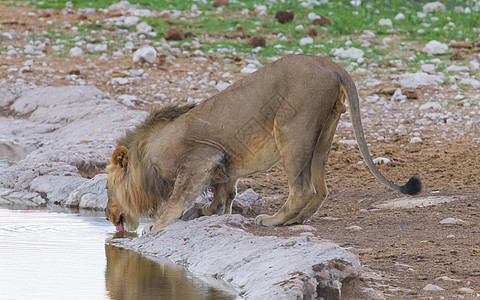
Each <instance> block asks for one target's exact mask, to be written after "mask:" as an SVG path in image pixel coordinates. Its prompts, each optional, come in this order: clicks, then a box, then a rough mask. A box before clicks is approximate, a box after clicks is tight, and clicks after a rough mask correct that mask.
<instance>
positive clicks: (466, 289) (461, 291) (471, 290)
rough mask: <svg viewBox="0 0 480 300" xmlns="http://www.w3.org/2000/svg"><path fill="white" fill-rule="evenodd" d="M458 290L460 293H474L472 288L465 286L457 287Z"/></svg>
mask: <svg viewBox="0 0 480 300" xmlns="http://www.w3.org/2000/svg"><path fill="white" fill-rule="evenodd" d="M458 292H459V293H461V294H468V295H475V291H474V290H473V289H471V288H466V287H463V288H459V289H458ZM477 297H478V296H477Z"/></svg>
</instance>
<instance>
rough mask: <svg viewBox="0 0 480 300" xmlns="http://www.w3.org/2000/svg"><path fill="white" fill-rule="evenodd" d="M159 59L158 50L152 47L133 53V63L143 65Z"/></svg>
mask: <svg viewBox="0 0 480 300" xmlns="http://www.w3.org/2000/svg"><path fill="white" fill-rule="evenodd" d="M156 57H157V50H155V48H153V47H152V46H143V47H142V48H140V49H138V50H137V51H135V52H134V53H133V62H134V63H142V62H149V63H154V62H155V58H156Z"/></svg>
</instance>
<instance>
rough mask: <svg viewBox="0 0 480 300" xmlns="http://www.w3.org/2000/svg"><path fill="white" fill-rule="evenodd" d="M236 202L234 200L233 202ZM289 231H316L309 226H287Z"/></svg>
mask: <svg viewBox="0 0 480 300" xmlns="http://www.w3.org/2000/svg"><path fill="white" fill-rule="evenodd" d="M235 201H236V200H235ZM289 229H290V230H291V231H317V228H315V227H313V226H310V225H303V224H301V225H294V226H289Z"/></svg>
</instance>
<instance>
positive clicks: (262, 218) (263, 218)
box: [255, 215, 277, 226]
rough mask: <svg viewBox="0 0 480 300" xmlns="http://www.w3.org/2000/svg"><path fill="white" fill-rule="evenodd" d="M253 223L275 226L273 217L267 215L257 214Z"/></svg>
mask: <svg viewBox="0 0 480 300" xmlns="http://www.w3.org/2000/svg"><path fill="white" fill-rule="evenodd" d="M255 224H256V225H259V226H275V225H277V224H276V222H275V220H274V218H273V217H272V216H269V215H258V216H257V217H256V218H255Z"/></svg>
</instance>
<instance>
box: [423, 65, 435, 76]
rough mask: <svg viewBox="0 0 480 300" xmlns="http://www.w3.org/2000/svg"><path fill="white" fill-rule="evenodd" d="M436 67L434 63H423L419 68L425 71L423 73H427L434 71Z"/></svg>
mask: <svg viewBox="0 0 480 300" xmlns="http://www.w3.org/2000/svg"><path fill="white" fill-rule="evenodd" d="M436 68H437V66H435V65H434V64H423V65H422V66H421V67H420V69H421V70H422V72H425V73H428V74H433V73H435V69H436Z"/></svg>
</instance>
